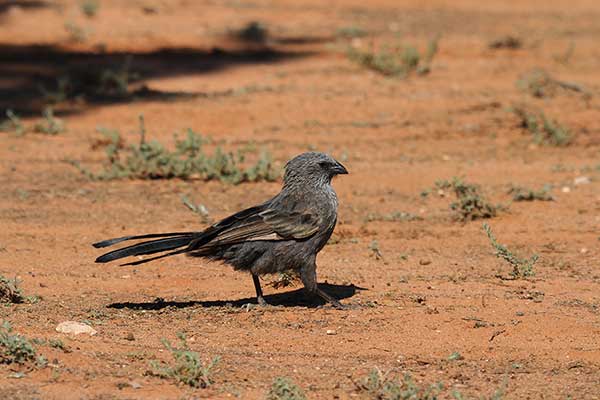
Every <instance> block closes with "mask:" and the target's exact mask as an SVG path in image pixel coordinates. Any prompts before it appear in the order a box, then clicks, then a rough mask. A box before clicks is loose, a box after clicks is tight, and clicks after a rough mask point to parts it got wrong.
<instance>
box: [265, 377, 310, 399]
mask: <svg viewBox="0 0 600 400" xmlns="http://www.w3.org/2000/svg"><path fill="white" fill-rule="evenodd" d="M265 400H306V395H305V394H304V391H303V390H302V389H301V388H300V387H299V386H298V385H296V384H295V383H294V382H293V381H292V380H291V379H290V378H286V377H281V376H279V377H277V378H275V379H274V380H273V384H272V385H271V388H270V389H269V392H268V393H267V396H266V397H265Z"/></svg>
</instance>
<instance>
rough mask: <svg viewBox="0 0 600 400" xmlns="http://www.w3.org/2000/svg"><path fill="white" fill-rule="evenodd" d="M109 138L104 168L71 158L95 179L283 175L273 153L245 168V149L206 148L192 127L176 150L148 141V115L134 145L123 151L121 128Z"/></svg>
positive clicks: (254, 179) (235, 181)
mask: <svg viewBox="0 0 600 400" xmlns="http://www.w3.org/2000/svg"><path fill="white" fill-rule="evenodd" d="M105 132H108V133H105V136H106V137H107V139H108V140H109V144H108V145H107V147H106V156H107V158H108V163H107V165H106V167H105V169H104V171H102V172H99V173H94V172H92V171H90V170H88V169H86V168H83V167H81V166H80V165H79V164H78V163H77V162H71V164H73V165H74V166H76V167H77V168H78V169H79V170H80V171H81V172H82V173H83V174H84V175H86V176H87V177H88V178H90V179H94V180H111V179H122V178H131V179H170V178H180V179H201V180H204V181H210V180H220V181H222V182H227V183H231V184H239V183H242V182H257V181H274V180H276V179H277V178H278V177H279V171H277V170H276V169H275V167H274V165H273V162H272V159H271V156H270V154H269V153H266V152H263V153H261V155H260V157H259V158H258V160H257V161H256V163H255V164H253V165H250V166H249V167H246V168H241V167H240V164H242V163H244V162H245V152H242V151H238V153H237V155H234V154H232V153H224V152H223V151H222V150H221V148H220V147H217V149H216V150H215V152H214V154H213V155H207V154H205V153H204V151H203V148H202V147H203V145H204V144H205V143H206V139H204V138H203V137H202V136H201V135H199V134H197V133H195V132H194V131H192V130H191V129H188V131H187V135H186V137H185V139H183V140H178V139H177V138H176V150H175V151H169V150H167V149H166V148H165V147H163V145H162V144H160V143H159V142H157V141H150V142H147V141H146V128H145V125H144V119H143V117H142V116H140V130H139V135H140V142H139V144H138V145H132V146H130V147H129V148H128V149H127V150H128V151H127V154H126V155H123V153H124V152H123V149H122V139H121V136H120V134H119V133H118V131H105Z"/></svg>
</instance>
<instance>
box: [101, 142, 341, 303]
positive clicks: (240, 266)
mask: <svg viewBox="0 0 600 400" xmlns="http://www.w3.org/2000/svg"><path fill="white" fill-rule="evenodd" d="M347 173H348V171H347V170H346V168H345V167H344V166H343V165H342V164H340V163H339V162H338V161H336V160H334V159H333V158H332V157H330V156H329V155H327V154H324V153H316V152H309V153H303V154H300V155H299V156H297V157H295V158H293V159H292V160H290V161H289V162H288V163H287V164H286V167H285V175H284V177H283V188H282V190H281V192H279V194H277V195H276V196H275V197H273V198H272V199H270V200H268V201H266V202H265V203H263V204H260V205H258V206H255V207H251V208H248V209H246V210H243V211H240V212H238V213H236V214H233V215H231V216H229V217H227V218H225V219H223V220H222V221H220V222H218V223H216V224H214V225H212V226H210V227H208V228H207V229H205V230H204V231H201V232H174V233H163V234H149V235H140V236H126V237H122V238H117V239H110V240H105V241H103V242H99V243H95V244H94V247H107V246H111V245H113V244H117V243H120V242H123V241H126V240H138V239H151V238H159V239H155V240H151V241H146V242H142V243H138V244H135V245H132V246H127V247H124V248H122V249H118V250H115V251H111V252H109V253H106V254H104V255H102V256H100V257H98V258H97V259H96V262H100V263H104V262H108V261H112V260H117V259H120V258H124V257H128V256H139V255H148V254H157V253H163V254H161V255H158V256H155V257H152V258H148V259H144V260H139V261H134V262H131V263H128V264H126V265H137V264H142V263H145V262H149V261H152V260H156V259H159V258H163V257H167V256H171V255H175V254H181V253H185V254H187V255H189V256H193V257H203V258H206V259H210V260H220V261H223V262H225V263H227V264H230V265H232V266H233V267H234V268H235V269H236V270H247V271H249V272H250V273H251V274H252V278H253V281H254V286H255V289H256V296H257V298H258V302H259V303H260V304H264V303H265V302H264V299H263V297H262V289H261V287H260V281H259V279H258V277H259V276H260V275H263V274H267V273H275V272H281V271H286V270H295V271H298V272H299V273H300V278H301V279H302V282H303V284H304V287H305V288H306V290H307V291H308V292H310V293H312V294H316V295H319V296H320V297H322V298H323V299H325V300H326V301H328V302H330V303H332V304H333V305H334V306H337V307H340V306H341V304H340V303H339V302H338V301H337V300H335V299H333V298H332V297H331V296H329V295H328V294H326V293H325V292H323V291H322V290H320V289H319V288H318V286H317V276H316V268H317V265H316V256H317V253H318V252H319V251H321V249H322V248H323V246H325V244H326V243H327V241H328V240H329V238H330V237H331V234H332V233H333V229H334V228H335V224H336V221H337V208H338V201H337V196H336V194H335V191H334V190H333V187H332V186H331V179H332V178H333V177H334V176H335V175H338V174H347ZM165 252H167V253H165Z"/></svg>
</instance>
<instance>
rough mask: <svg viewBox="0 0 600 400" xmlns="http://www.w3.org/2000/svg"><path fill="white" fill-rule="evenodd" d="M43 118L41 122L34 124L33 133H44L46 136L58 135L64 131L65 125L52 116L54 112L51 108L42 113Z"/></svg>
mask: <svg viewBox="0 0 600 400" xmlns="http://www.w3.org/2000/svg"><path fill="white" fill-rule="evenodd" d="M42 116H43V117H44V119H43V121H42V122H39V123H37V124H35V126H34V127H33V131H34V132H37V133H44V134H46V135H58V134H59V133H62V132H64V131H65V125H64V124H63V122H62V120H60V119H58V118H56V117H55V116H54V111H53V110H52V108H51V107H47V108H46V109H45V110H44V111H43V112H42Z"/></svg>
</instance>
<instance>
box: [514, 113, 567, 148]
mask: <svg viewBox="0 0 600 400" xmlns="http://www.w3.org/2000/svg"><path fill="white" fill-rule="evenodd" d="M512 112H513V113H514V114H515V115H516V116H517V117H518V118H519V120H520V125H521V127H523V128H524V129H526V130H527V131H529V132H530V133H531V134H532V136H533V140H534V142H535V143H537V144H543V145H548V146H557V147H563V146H568V145H569V144H570V143H571V142H572V139H573V138H572V135H571V133H570V132H569V130H568V129H567V128H566V127H564V126H562V125H560V124H558V123H557V122H555V121H553V120H551V119H549V118H547V117H546V115H545V114H544V113H543V112H541V111H540V112H537V113H536V112H532V111H530V110H528V109H526V108H524V107H519V106H515V107H513V108H512Z"/></svg>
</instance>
